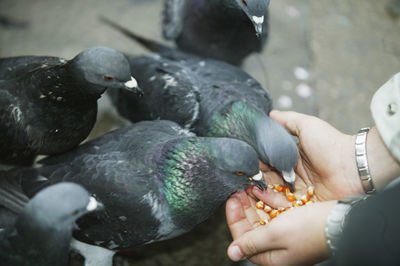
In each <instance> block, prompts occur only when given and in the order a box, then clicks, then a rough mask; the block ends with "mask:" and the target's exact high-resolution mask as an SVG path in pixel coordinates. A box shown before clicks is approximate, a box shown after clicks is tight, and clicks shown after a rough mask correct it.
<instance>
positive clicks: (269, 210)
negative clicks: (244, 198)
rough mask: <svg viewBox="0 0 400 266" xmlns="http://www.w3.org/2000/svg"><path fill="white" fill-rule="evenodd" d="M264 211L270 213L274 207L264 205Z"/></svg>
mask: <svg viewBox="0 0 400 266" xmlns="http://www.w3.org/2000/svg"><path fill="white" fill-rule="evenodd" d="M264 211H265V212H266V213H269V212H271V211H272V208H271V207H270V206H268V205H267V204H265V206H264Z"/></svg>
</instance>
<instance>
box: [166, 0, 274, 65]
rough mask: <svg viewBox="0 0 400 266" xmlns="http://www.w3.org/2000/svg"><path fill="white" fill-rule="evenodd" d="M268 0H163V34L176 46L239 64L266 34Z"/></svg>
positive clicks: (261, 43) (258, 48) (257, 49)
mask: <svg viewBox="0 0 400 266" xmlns="http://www.w3.org/2000/svg"><path fill="white" fill-rule="evenodd" d="M268 6H269V0H165V4H164V11H163V25H162V27H163V35H164V37H165V38H166V39H168V40H174V41H175V43H176V44H177V46H178V48H179V49H181V50H182V51H185V52H190V53H193V54H198V55H200V56H203V57H210V58H215V59H218V60H223V61H226V62H229V63H231V64H234V65H240V64H241V63H242V61H243V60H244V58H246V57H247V56H248V55H249V54H251V53H254V52H261V51H262V49H263V47H264V45H265V43H266V41H267V38H268Z"/></svg>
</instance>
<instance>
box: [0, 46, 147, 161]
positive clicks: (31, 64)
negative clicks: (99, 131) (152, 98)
mask: <svg viewBox="0 0 400 266" xmlns="http://www.w3.org/2000/svg"><path fill="white" fill-rule="evenodd" d="M106 88H112V89H126V90H129V91H131V92H132V91H133V92H136V93H139V94H140V90H139V89H138V87H137V83H136V80H134V79H133V78H132V77H131V72H130V69H129V63H128V61H127V59H126V58H125V56H124V55H123V54H121V53H120V52H118V51H115V50H113V49H110V48H105V47H93V48H89V49H87V50H85V51H83V52H81V53H80V54H78V55H77V56H76V57H74V58H73V59H72V60H70V61H67V60H64V59H60V58H55V57H41V56H40V57H35V56H22V57H12V58H3V59H0V132H2V136H1V138H0V163H1V164H11V165H30V164H32V161H33V160H34V158H35V156H36V155H38V154H45V155H48V154H57V153H62V152H65V151H68V150H70V149H72V148H73V147H75V146H77V145H78V144H79V143H80V142H82V141H83V140H84V139H85V138H86V137H87V136H88V135H89V133H90V131H91V129H92V127H93V125H94V123H95V121H96V114H97V99H98V98H99V97H100V96H101V94H102V93H103V92H104V91H105V90H106Z"/></svg>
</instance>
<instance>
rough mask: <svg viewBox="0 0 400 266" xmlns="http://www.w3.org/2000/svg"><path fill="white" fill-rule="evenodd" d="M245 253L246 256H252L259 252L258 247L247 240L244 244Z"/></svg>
mask: <svg viewBox="0 0 400 266" xmlns="http://www.w3.org/2000/svg"><path fill="white" fill-rule="evenodd" d="M243 251H244V252H245V253H246V254H245V255H246V256H251V255H253V254H256V253H257V252H258V249H257V246H256V244H255V243H254V241H253V240H252V239H250V238H249V239H246V240H245V241H244V243H243Z"/></svg>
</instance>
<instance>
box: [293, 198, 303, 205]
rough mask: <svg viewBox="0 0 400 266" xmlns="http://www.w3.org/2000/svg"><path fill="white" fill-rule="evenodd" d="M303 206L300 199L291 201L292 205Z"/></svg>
mask: <svg viewBox="0 0 400 266" xmlns="http://www.w3.org/2000/svg"><path fill="white" fill-rule="evenodd" d="M300 206H303V202H302V201H301V200H298V201H295V202H293V207H300Z"/></svg>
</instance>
